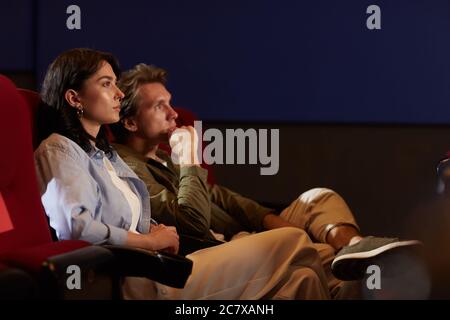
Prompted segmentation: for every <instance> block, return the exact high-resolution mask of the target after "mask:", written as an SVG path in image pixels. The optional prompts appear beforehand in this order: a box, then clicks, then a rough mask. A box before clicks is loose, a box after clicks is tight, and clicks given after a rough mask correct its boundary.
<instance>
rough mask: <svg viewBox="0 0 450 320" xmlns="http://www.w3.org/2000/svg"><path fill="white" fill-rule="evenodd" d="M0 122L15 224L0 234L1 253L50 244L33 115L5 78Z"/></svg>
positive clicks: (6, 190) (6, 196) (0, 86)
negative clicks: (36, 164)
mask: <svg viewBox="0 0 450 320" xmlns="http://www.w3.org/2000/svg"><path fill="white" fill-rule="evenodd" d="M0 121H1V123H0V146H1V150H2V156H1V157H0V168H1V174H0V192H1V194H2V197H3V200H4V203H5V205H6V209H7V211H8V212H9V215H10V218H11V222H12V225H13V229H12V230H10V231H7V232H3V233H1V234H0V254H1V253H3V252H6V251H10V250H16V249H18V248H23V247H28V246H35V245H38V244H43V243H47V242H50V241H51V236H50V232H49V229H48V225H47V220H46V217H45V213H44V210H43V208H42V204H41V199H40V195H39V192H38V186H37V183H36V173H35V169H34V162H33V147H32V145H31V129H30V128H31V123H30V114H29V112H28V110H27V108H26V106H25V102H24V100H23V98H22V97H21V96H20V95H19V93H18V92H17V90H16V88H15V86H14V84H13V83H12V82H11V81H10V80H9V79H7V78H5V77H3V76H0ZM0 214H2V215H6V214H8V213H7V212H1V213H0Z"/></svg>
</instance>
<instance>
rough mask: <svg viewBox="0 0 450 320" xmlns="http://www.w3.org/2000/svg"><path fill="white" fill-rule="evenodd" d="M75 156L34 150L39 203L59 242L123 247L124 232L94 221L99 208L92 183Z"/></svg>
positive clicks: (50, 149)
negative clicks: (77, 241)
mask: <svg viewBox="0 0 450 320" xmlns="http://www.w3.org/2000/svg"><path fill="white" fill-rule="evenodd" d="M79 163H80V162H79V160H78V159H77V155H76V154H74V153H70V152H68V150H63V149H61V148H58V147H46V148H44V149H41V150H40V149H38V150H37V151H36V153H35V164H36V173H37V177H38V183H39V186H40V191H41V200H42V204H43V206H44V209H45V211H46V213H47V215H48V216H49V219H50V225H51V226H52V227H53V228H54V229H55V231H56V234H57V236H58V238H59V239H62V240H65V239H76V240H85V241H88V242H91V243H100V242H108V243H111V244H117V245H123V244H125V242H126V240H127V231H126V230H125V229H122V228H118V227H116V226H113V225H106V224H104V223H102V222H101V221H99V220H96V219H94V214H95V211H96V208H97V207H98V206H99V205H100V201H99V187H98V185H97V183H96V181H95V179H94V178H93V177H92V176H91V175H90V174H89V172H87V171H86V170H85V169H84V168H82V167H81V166H80V165H79Z"/></svg>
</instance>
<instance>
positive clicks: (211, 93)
mask: <svg viewBox="0 0 450 320" xmlns="http://www.w3.org/2000/svg"><path fill="white" fill-rule="evenodd" d="M71 4H76V5H78V6H79V7H80V8H81V27H82V29H81V30H68V29H67V28H66V19H67V18H68V16H69V15H68V14H66V8H67V7H68V6H69V5H71ZM371 4H376V5H378V6H380V8H381V24H382V29H381V30H368V29H367V28H366V19H367V18H368V16H369V15H368V14H366V9H367V7H368V6H369V5H371ZM449 34H450V1H445V0H433V1H425V0H422V1H419V0H396V1H376V2H375V1H365V0H346V1H332V0H308V1H306V0H305V1H288V0H280V1H268V0H249V1H238V0H227V1H223V0H220V1H207V0H197V1H175V0H165V1H162V0H161V1H138V0H127V1H123V2H119V1H104V0H96V1H87V0H84V1H83V0H80V1H56V0H3V1H1V2H0V36H1V39H2V45H1V50H0V72H1V73H4V74H6V75H8V76H10V77H11V78H12V79H13V80H14V81H15V82H16V84H17V85H18V86H20V87H27V88H31V89H36V90H38V89H39V85H40V82H41V80H42V76H43V74H44V73H45V70H46V68H47V66H48V64H49V63H50V62H51V61H52V60H53V59H54V58H55V57H56V56H57V55H58V54H59V53H61V52H62V51H63V50H65V49H69V48H73V47H90V48H94V49H99V50H104V51H110V52H113V53H114V54H115V55H116V56H117V57H118V58H119V60H120V62H121V65H122V67H123V68H124V69H126V68H129V67H132V66H133V65H134V64H136V63H140V62H145V63H152V64H156V65H158V66H160V67H164V68H166V69H167V70H168V71H169V73H170V82H169V89H170V90H171V91H172V94H173V97H174V105H176V106H184V107H187V108H190V109H192V110H193V111H194V112H195V113H197V115H198V116H199V118H200V119H202V120H205V121H206V124H205V125H208V126H212V127H218V128H221V129H224V128H249V127H252V128H279V129H280V140H281V141H280V171H279V173H278V174H277V175H275V176H260V175H259V166H255V165H253V166H247V165H234V166H233V165H222V166H216V168H215V172H216V174H217V178H218V181H219V182H220V183H222V184H225V185H227V186H229V187H232V188H234V189H236V190H237V191H240V192H242V193H244V194H246V195H249V196H252V197H254V198H256V199H259V200H265V201H270V202H279V203H288V202H290V201H291V200H293V199H294V198H295V197H296V196H297V195H298V194H299V193H300V192H303V191H306V190H307V189H309V188H312V187H317V186H325V187H330V188H333V189H335V190H336V191H338V192H339V193H341V194H342V195H343V196H344V198H345V199H346V200H347V201H348V203H349V205H350V206H351V208H352V209H353V210H354V211H355V215H356V216H357V218H358V220H359V221H360V223H361V226H362V227H363V230H364V231H366V232H368V233H378V234H392V233H400V232H402V230H403V227H404V226H405V224H406V223H407V221H408V214H409V213H410V212H411V210H412V209H414V208H415V207H416V206H417V205H418V204H419V203H421V202H422V201H425V200H426V199H429V198H430V197H432V195H433V194H434V192H435V186H436V178H435V165H436V163H437V161H438V160H439V159H440V158H441V157H442V156H443V155H444V154H445V152H446V151H447V149H450V147H449V144H448V140H447V137H449V136H450V135H449V134H450V129H449V127H448V125H449V124H450V90H449V88H450V59H449V57H450V41H449V40H450V37H449Z"/></svg>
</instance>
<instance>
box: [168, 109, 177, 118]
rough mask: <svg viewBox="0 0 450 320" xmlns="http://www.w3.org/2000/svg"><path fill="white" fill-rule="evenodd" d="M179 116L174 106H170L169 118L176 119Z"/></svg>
mask: <svg viewBox="0 0 450 320" xmlns="http://www.w3.org/2000/svg"><path fill="white" fill-rule="evenodd" d="M177 118H178V113H177V112H176V111H175V110H174V109H173V108H172V106H169V119H170V120H172V119H173V120H176V119H177Z"/></svg>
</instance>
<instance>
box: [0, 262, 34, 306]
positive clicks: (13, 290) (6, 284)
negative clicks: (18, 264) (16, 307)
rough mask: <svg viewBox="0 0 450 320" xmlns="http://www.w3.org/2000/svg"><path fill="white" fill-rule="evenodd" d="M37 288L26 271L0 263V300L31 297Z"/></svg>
mask: <svg viewBox="0 0 450 320" xmlns="http://www.w3.org/2000/svg"><path fill="white" fill-rule="evenodd" d="M37 290H38V289H37V283H36V281H35V280H34V279H33V277H32V276H31V275H30V274H29V273H28V272H26V271H24V270H22V269H19V268H11V267H7V266H4V265H1V264H0V300H23V299H33V298H36V297H37Z"/></svg>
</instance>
